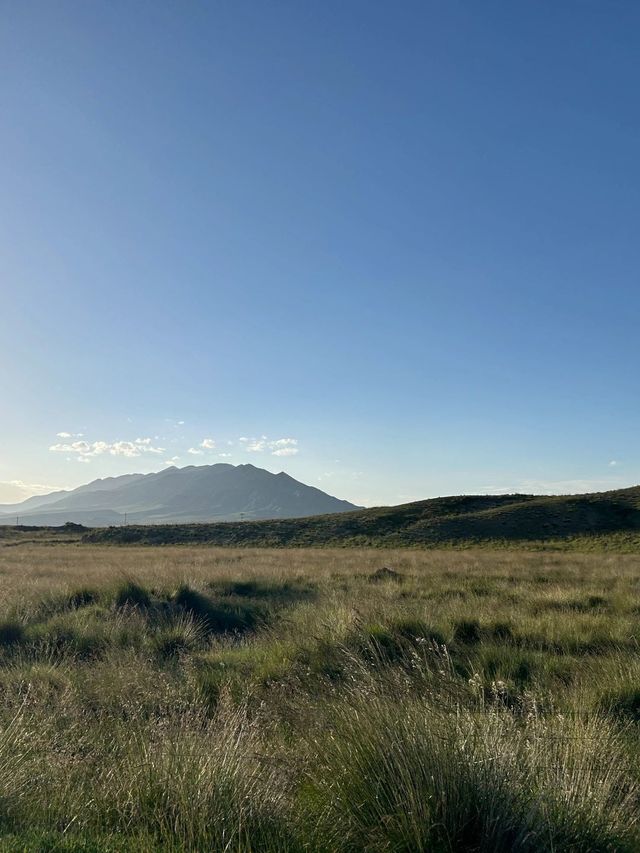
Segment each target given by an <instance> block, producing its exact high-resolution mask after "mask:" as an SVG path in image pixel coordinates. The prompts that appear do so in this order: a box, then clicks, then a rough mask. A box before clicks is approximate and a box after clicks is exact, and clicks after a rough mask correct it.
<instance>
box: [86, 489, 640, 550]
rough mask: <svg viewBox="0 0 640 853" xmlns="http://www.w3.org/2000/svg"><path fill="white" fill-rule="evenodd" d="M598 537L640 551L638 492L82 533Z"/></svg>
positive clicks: (256, 541)
mask: <svg viewBox="0 0 640 853" xmlns="http://www.w3.org/2000/svg"><path fill="white" fill-rule="evenodd" d="M612 536H613V539H612ZM598 537H599V538H600V540H601V542H602V543H604V545H606V544H607V542H609V543H613V542H614V540H616V537H618V539H617V540H616V541H618V540H621V537H622V538H624V537H628V543H630V547H631V546H632V547H633V548H636V549H637V547H638V546H640V486H634V487H633V488H630V489H619V490H617V491H611V492H596V493H593V494H586V495H563V496H552V497H549V496H540V495H500V496H489V495H461V496H457V497H444V498H434V499H432V500H426V501H417V502H415V503H410V504H403V505H401V506H392V507H377V508H373V509H363V510H359V511H356V512H345V513H341V514H340V515H323V516H318V517H315V518H298V519H289V520H274V521H249V522H244V523H242V524H236V523H231V524H190V525H169V526H163V527H127V528H110V529H107V530H102V531H95V532H91V533H87V534H86V535H85V539H87V540H88V541H94V542H96V541H98V542H116V543H125V542H140V543H145V544H163V543H176V544H180V543H207V544H211V545H253V546H263V545H269V546H273V545H296V546H299V545H304V546H315V545H389V546H401V545H412V546H422V547H424V546H439V545H440V546H442V545H447V546H448V545H456V546H473V545H482V544H487V543H488V544H494V545H499V544H508V543H519V544H522V545H526V544H527V543H536V542H538V543H539V542H554V543H563V542H564V543H567V542H576V541H577V542H578V543H583V544H584V542H585V538H586V539H587V540H588V539H590V540H592V541H593V540H596V539H597V538H598ZM623 544H624V543H623Z"/></svg>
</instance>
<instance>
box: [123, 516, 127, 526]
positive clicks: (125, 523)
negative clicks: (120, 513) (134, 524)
mask: <svg viewBox="0 0 640 853" xmlns="http://www.w3.org/2000/svg"><path fill="white" fill-rule="evenodd" d="M124 526H125V527H126V526H127V513H126V512H125V514H124Z"/></svg>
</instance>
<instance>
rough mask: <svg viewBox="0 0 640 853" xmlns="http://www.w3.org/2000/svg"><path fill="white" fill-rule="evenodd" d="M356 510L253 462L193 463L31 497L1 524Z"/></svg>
mask: <svg viewBox="0 0 640 853" xmlns="http://www.w3.org/2000/svg"><path fill="white" fill-rule="evenodd" d="M355 508H356V507H355V506H354V505H353V504H351V503H349V502H348V501H341V500H339V499H338V498H334V497H332V496H331V495H327V494H326V493H325V492H322V491H320V490H319V489H316V488H314V487H312V486H307V485H305V484H304V483H300V482H298V481H297V480H294V479H293V477H290V476H289V475H288V474H285V473H284V472H280V473H279V474H272V473H271V472H269V471H265V470H264V469H262V468H256V467H255V466H253V465H238V466H234V465H227V464H222V463H221V464H218V465H200V466H194V465H190V466H188V467H186V468H174V467H171V468H166V469H164V470H163V471H160V472H158V473H154V474H127V475H124V476H123V477H108V478H106V479H104V480H95V481H94V482H92V483H87V484H86V485H85V486H80V487H79V488H77V489H74V490H73V491H70V492H57V493H54V494H51V495H44V496H39V497H38V498H37V499H33V498H29V499H28V500H27V501H24V502H23V503H22V504H16V505H12V506H9V507H0V524H13V523H15V516H16V515H19V516H20V522H21V523H23V524H27V525H58V524H64V523H65V522H67V521H72V522H76V523H79V524H86V525H88V526H101V525H108V524H118V523H121V522H123V521H124V516H125V513H126V515H127V519H128V521H130V522H134V523H141V524H149V523H163V522H171V521H173V522H176V521H184V522H195V521H216V520H219V521H226V520H233V519H242V518H250V519H272V518H299V517H303V516H307V515H318V514H321V513H336V512H338V513H339V512H346V511H348V510H352V509H355Z"/></svg>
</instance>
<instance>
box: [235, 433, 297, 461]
mask: <svg viewBox="0 0 640 853" xmlns="http://www.w3.org/2000/svg"><path fill="white" fill-rule="evenodd" d="M238 441H239V442H240V443H241V444H243V445H244V449H245V450H246V451H247V453H264V452H265V451H269V452H270V453H271V455H272V456H295V455H296V453H298V452H299V448H298V447H297V444H298V439H297V438H277V439H275V440H272V439H269V438H268V437H267V436H266V435H262V436H260V438H246V436H243V437H242V438H239V439H238Z"/></svg>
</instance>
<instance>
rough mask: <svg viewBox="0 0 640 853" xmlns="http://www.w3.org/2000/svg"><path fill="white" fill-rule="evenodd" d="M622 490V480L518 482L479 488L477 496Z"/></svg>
mask: <svg viewBox="0 0 640 853" xmlns="http://www.w3.org/2000/svg"><path fill="white" fill-rule="evenodd" d="M621 488H624V483H623V482H622V480H620V479H619V478H618V479H613V478H612V479H599V480H586V479H585V480H519V481H518V482H515V483H514V484H513V485H511V486H500V487H499V488H495V487H493V488H482V487H481V488H479V489H478V490H477V491H478V493H479V494H486V495H512V494H532V495H581V494H587V493H589V492H607V491H611V490H612V489H621Z"/></svg>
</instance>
